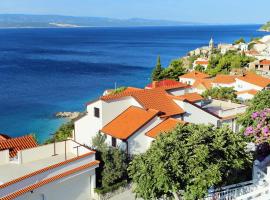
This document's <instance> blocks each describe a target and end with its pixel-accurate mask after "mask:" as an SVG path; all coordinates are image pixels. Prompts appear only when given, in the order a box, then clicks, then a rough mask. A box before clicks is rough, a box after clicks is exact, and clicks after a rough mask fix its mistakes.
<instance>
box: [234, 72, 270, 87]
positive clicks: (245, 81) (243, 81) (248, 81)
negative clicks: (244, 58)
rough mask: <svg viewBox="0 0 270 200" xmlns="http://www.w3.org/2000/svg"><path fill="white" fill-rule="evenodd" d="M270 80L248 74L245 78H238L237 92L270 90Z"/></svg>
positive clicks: (236, 83)
mask: <svg viewBox="0 0 270 200" xmlns="http://www.w3.org/2000/svg"><path fill="white" fill-rule="evenodd" d="M269 86H270V79H268V78H265V77H262V76H260V75H257V74H255V73H253V72H247V73H245V74H244V75H243V76H238V77H236V82H235V88H234V89H235V90H236V91H238V92H240V91H246V90H257V91H261V90H263V89H269Z"/></svg>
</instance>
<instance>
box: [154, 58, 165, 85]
mask: <svg viewBox="0 0 270 200" xmlns="http://www.w3.org/2000/svg"><path fill="white" fill-rule="evenodd" d="M162 71H163V68H162V66H161V61H160V56H158V59H157V64H156V67H155V68H154V70H153V72H152V81H159V80H162V77H161V73H162Z"/></svg>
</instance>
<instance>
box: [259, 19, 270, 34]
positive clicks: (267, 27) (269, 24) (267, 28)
mask: <svg viewBox="0 0 270 200" xmlns="http://www.w3.org/2000/svg"><path fill="white" fill-rule="evenodd" d="M260 31H266V32H270V21H269V22H267V23H266V24H265V25H263V26H262V27H261V28H260Z"/></svg>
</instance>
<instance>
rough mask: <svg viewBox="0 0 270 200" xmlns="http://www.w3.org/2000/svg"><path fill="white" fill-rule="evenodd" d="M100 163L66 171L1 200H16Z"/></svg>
mask: <svg viewBox="0 0 270 200" xmlns="http://www.w3.org/2000/svg"><path fill="white" fill-rule="evenodd" d="M99 163H100V162H99V161H97V160H95V161H92V162H90V163H88V164H85V165H82V166H80V167H77V168H74V169H71V170H69V171H66V172H64V173H62V174H58V175H55V176H53V177H50V178H47V179H44V180H42V181H40V182H38V183H34V184H33V185H30V186H28V187H26V188H23V189H21V190H18V191H14V192H13V193H11V194H9V195H7V196H5V197H2V198H1V200H13V199H15V198H17V197H19V196H21V195H23V194H25V193H27V192H31V191H33V190H35V189H37V188H40V187H42V186H44V185H47V184H49V183H51V182H54V181H56V180H59V179H62V178H65V177H68V176H70V175H72V174H75V173H76V172H80V171H83V170H85V169H88V168H90V167H94V166H97V165H98V164H99Z"/></svg>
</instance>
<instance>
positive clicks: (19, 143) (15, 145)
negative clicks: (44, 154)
mask: <svg viewBox="0 0 270 200" xmlns="http://www.w3.org/2000/svg"><path fill="white" fill-rule="evenodd" d="M36 146H38V144H37V142H36V141H35V139H34V138H33V136H31V135H27V136H23V137H17V138H11V139H7V140H1V141H0V151H1V150H7V149H8V150H9V155H10V157H11V158H13V157H15V156H16V155H17V152H18V151H20V150H24V149H30V148H33V147H36Z"/></svg>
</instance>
